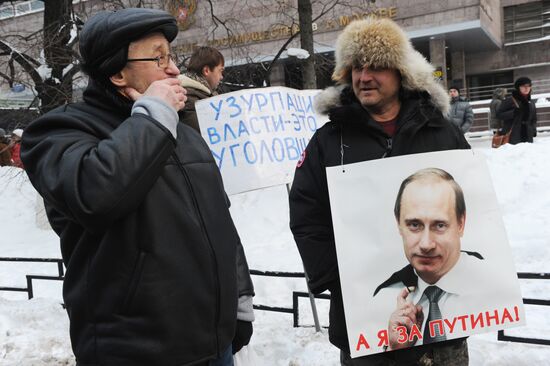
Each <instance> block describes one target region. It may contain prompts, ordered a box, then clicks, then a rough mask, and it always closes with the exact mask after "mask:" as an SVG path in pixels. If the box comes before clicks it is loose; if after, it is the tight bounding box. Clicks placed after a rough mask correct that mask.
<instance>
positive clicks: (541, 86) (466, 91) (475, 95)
mask: <svg viewBox="0 0 550 366" xmlns="http://www.w3.org/2000/svg"><path fill="white" fill-rule="evenodd" d="M532 83H533V85H532V86H533V94H544V93H550V79H543V80H533V81H532ZM496 88H506V89H508V94H510V92H511V91H512V89H514V83H506V84H495V85H486V86H474V87H470V88H463V89H461V90H460V94H461V95H464V96H466V97H467V98H468V99H470V100H471V101H476V100H484V99H491V98H492V97H493V91H494V90H495V89H496Z"/></svg>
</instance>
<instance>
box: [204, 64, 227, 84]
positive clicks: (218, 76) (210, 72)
mask: <svg viewBox="0 0 550 366" xmlns="http://www.w3.org/2000/svg"><path fill="white" fill-rule="evenodd" d="M223 70H224V67H223V65H222V64H219V65H218V66H216V67H214V69H210V68H209V67H208V66H205V67H204V69H203V76H204V78H205V79H206V81H207V82H208V85H210V89H211V90H216V89H218V85H220V81H222V80H223Z"/></svg>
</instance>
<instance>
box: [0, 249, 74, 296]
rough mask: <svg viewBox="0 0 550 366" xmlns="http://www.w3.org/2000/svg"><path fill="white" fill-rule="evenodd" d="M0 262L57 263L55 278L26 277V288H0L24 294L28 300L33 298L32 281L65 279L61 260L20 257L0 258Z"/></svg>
mask: <svg viewBox="0 0 550 366" xmlns="http://www.w3.org/2000/svg"><path fill="white" fill-rule="evenodd" d="M0 262H16V263H57V276H43V275H26V277H27V287H0V291H11V292H26V293H27V296H28V298H29V300H30V299H32V298H33V297H34V290H33V280H47V281H63V279H64V278H65V275H64V269H63V260H61V259H57V258H20V257H12V258H6V257H0Z"/></svg>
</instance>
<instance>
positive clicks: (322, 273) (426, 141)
mask: <svg viewBox="0 0 550 366" xmlns="http://www.w3.org/2000/svg"><path fill="white" fill-rule="evenodd" d="M328 113H329V117H330V122H328V123H327V124H326V125H324V126H323V127H321V128H320V129H319V130H317V132H316V133H315V134H314V135H313V137H312V139H311V141H310V142H309V144H308V146H307V148H306V150H305V154H304V156H303V159H304V160H303V163H302V164H301V166H300V167H298V168H296V173H295V176H294V181H293V183H292V189H291V191H290V227H291V230H292V233H293V234H294V239H295V241H296V244H297V245H298V250H299V252H300V255H301V257H302V261H303V262H304V266H305V269H306V272H307V273H308V276H309V286H310V288H311V291H312V292H314V293H320V292H323V291H325V290H327V289H328V290H330V292H331V305H330V328H329V337H330V341H331V343H333V344H334V345H335V346H337V347H338V348H340V349H342V350H344V352H347V353H348V354H349V344H348V337H347V331H346V323H345V319H344V308H343V303H342V292H341V288H340V280H339V277H338V264H337V261H336V249H335V245H334V232H333V228H332V218H331V213H330V204H329V196H328V187H327V178H326V172H325V168H326V167H332V166H338V165H340V164H342V163H343V164H350V163H356V162H360V161H366V160H373V159H380V158H383V157H389V156H397V155H407V154H415V153H423V152H430V151H441V150H452V149H469V148H470V146H469V144H468V142H467V141H466V140H465V138H464V135H463V134H462V132H461V131H460V130H459V129H458V127H456V126H455V125H453V124H452V123H450V122H449V121H448V120H446V119H445V118H444V117H443V115H442V114H441V112H440V111H439V110H438V109H436V107H435V106H434V105H433V103H432V102H431V101H430V100H429V98H428V96H427V95H425V94H419V93H413V94H409V95H406V96H404V97H403V98H402V106H401V111H400V114H399V116H398V121H397V130H396V133H395V135H394V136H393V138H390V137H388V136H387V135H386V134H385V132H384V131H383V129H382V127H380V125H379V124H378V123H377V122H375V121H373V120H372V119H371V118H370V116H369V114H368V113H367V111H366V110H365V109H364V108H363V107H362V106H361V105H360V104H359V102H358V101H357V99H356V98H355V96H354V95H353V91H352V90H351V89H350V88H349V87H348V88H346V89H344V90H343V91H342V93H341V96H340V103H339V105H335V106H329V108H328ZM373 194H375V193H373Z"/></svg>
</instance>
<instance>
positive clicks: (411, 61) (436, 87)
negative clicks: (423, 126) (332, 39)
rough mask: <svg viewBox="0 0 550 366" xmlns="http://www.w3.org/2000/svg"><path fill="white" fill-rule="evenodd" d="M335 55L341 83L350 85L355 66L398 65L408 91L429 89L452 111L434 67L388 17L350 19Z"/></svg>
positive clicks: (445, 109)
mask: <svg viewBox="0 0 550 366" xmlns="http://www.w3.org/2000/svg"><path fill="white" fill-rule="evenodd" d="M335 59H336V66H335V68H334V73H333V74H332V79H333V80H334V81H336V82H337V83H338V84H340V85H351V70H352V68H353V67H354V66H355V67H357V66H365V65H368V66H371V67H376V68H390V69H396V70H398V71H399V72H400V74H401V78H402V80H401V86H402V88H403V89H404V90H405V91H419V92H427V93H428V94H429V95H430V96H431V99H432V101H433V103H434V104H435V105H436V106H437V108H438V109H439V110H441V112H442V113H443V114H447V113H448V111H449V108H450V107H449V106H450V104H449V103H450V99H449V96H448V94H447V92H446V91H445V89H444V88H443V86H442V85H441V84H439V82H438V81H437V80H435V78H434V76H433V71H434V67H433V66H432V65H431V64H430V63H429V62H428V61H427V60H426V59H425V58H424V56H422V54H420V53H419V52H418V51H416V50H415V49H414V48H413V46H412V44H411V42H410V40H409V38H408V37H407V35H406V34H405V32H404V31H403V30H402V29H401V28H400V27H399V26H398V25H397V24H396V23H395V22H393V21H392V20H390V19H388V18H375V17H368V18H366V19H362V20H356V21H353V22H351V23H350V24H349V25H348V26H347V27H346V28H345V29H344V30H343V31H342V33H341V34H340V35H339V36H338V39H337V40H336V51H335Z"/></svg>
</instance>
